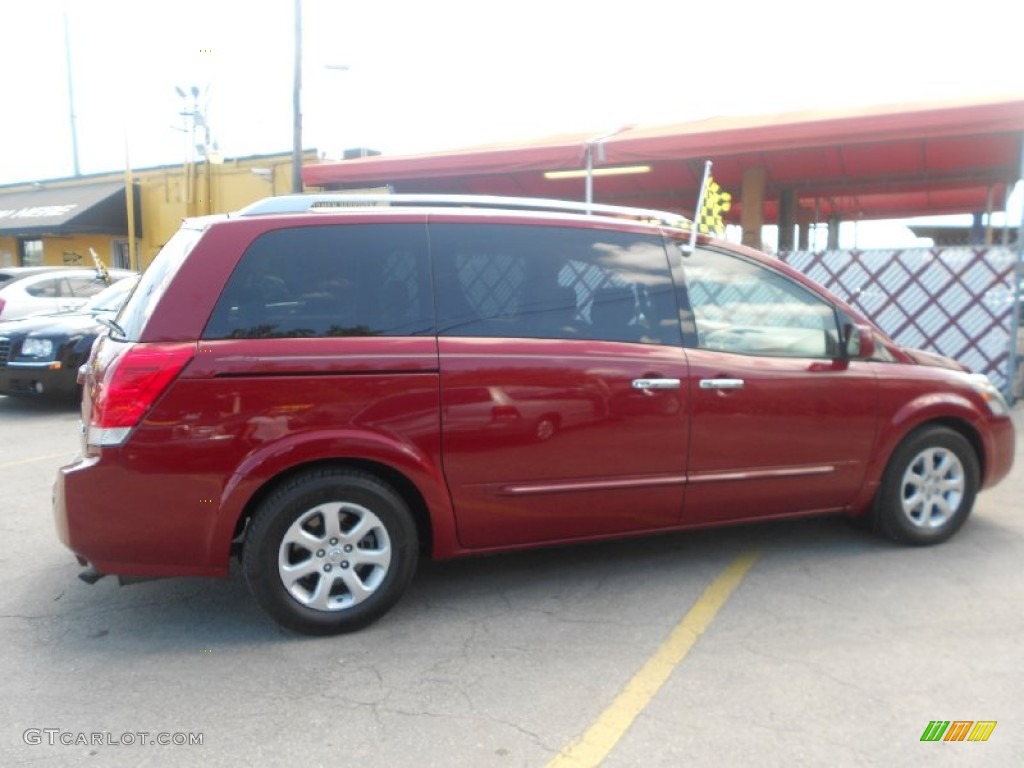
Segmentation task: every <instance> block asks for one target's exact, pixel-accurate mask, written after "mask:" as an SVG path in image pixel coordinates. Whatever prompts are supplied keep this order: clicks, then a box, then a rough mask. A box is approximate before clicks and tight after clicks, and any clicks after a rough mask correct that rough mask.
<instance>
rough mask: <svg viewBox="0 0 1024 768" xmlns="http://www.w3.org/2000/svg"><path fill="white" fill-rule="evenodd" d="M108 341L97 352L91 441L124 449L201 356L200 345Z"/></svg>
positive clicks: (90, 426)
mask: <svg viewBox="0 0 1024 768" xmlns="http://www.w3.org/2000/svg"><path fill="white" fill-rule="evenodd" d="M103 341H104V342H105V343H103V344H102V346H101V347H100V348H99V349H98V350H97V352H96V358H97V360H96V375H97V380H96V381H95V382H94V383H93V388H92V390H91V394H92V413H91V415H90V418H89V439H88V442H89V444H90V445H99V446H102V445H120V444H121V443H122V442H124V440H125V438H126V437H128V433H129V432H131V430H132V428H133V427H135V425H137V424H138V423H139V422H140V421H142V418H143V417H144V416H145V415H146V413H147V412H148V411H149V409H150V408H151V407H152V406H153V403H155V402H156V400H157V398H159V397H160V395H161V394H163V392H164V391H165V390H166V389H167V387H168V385H169V384H170V383H171V382H172V381H174V379H175V378H177V377H178V374H180V373H181V371H182V370H183V369H184V368H185V366H186V365H188V363H189V361H190V360H191V359H192V358H193V357H194V356H195V352H196V345H195V344H194V343H193V344H188V343H185V344H178V343H173V344H131V343H116V342H111V341H110V340H108V339H104V340H103Z"/></svg>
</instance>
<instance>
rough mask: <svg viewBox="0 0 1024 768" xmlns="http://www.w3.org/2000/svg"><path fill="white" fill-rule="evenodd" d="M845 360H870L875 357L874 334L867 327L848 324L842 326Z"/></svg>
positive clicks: (869, 327) (858, 324)
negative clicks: (844, 338) (844, 339)
mask: <svg viewBox="0 0 1024 768" xmlns="http://www.w3.org/2000/svg"><path fill="white" fill-rule="evenodd" d="M843 335H844V336H845V337H846V342H845V345H844V348H845V350H846V359H847V360H870V359H871V358H872V357H874V356H875V332H874V331H873V330H872V329H871V326H869V325H862V324H860V323H856V324H854V323H850V324H848V325H845V326H843Z"/></svg>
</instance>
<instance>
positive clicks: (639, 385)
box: [633, 379, 679, 391]
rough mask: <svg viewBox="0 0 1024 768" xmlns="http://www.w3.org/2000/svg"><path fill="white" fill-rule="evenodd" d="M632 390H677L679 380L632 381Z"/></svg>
mask: <svg viewBox="0 0 1024 768" xmlns="http://www.w3.org/2000/svg"><path fill="white" fill-rule="evenodd" d="M633 389H642V390H648V391H649V390H652V389H679V379H633Z"/></svg>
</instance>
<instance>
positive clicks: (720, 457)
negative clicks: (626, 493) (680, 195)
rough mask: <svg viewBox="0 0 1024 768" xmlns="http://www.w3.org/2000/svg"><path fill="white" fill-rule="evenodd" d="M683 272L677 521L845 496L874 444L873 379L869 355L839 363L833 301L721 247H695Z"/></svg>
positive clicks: (837, 504)
mask: <svg viewBox="0 0 1024 768" xmlns="http://www.w3.org/2000/svg"><path fill="white" fill-rule="evenodd" d="M676 258H679V257H678V256H676ZM682 270H683V273H684V274H685V281H686V297H687V298H686V301H688V304H689V309H690V310H692V315H691V316H690V317H689V318H688V323H687V329H688V331H691V330H692V332H693V338H692V339H690V340H688V341H689V342H690V344H689V345H690V346H691V349H689V350H688V358H689V361H690V382H689V391H690V398H691V403H692V419H693V422H692V429H691V446H692V449H691V453H690V463H689V477H688V479H689V486H688V489H687V500H686V510H685V513H684V520H685V521H686V522H705V521H718V520H738V519H746V518H757V517H763V516H768V515H775V514H783V513H788V512H809V511H824V510H832V509H839V508H842V507H843V506H845V505H846V504H848V503H849V502H850V501H851V500H852V499H853V497H854V496H855V494H856V493H857V491H858V490H859V489H860V487H861V484H862V483H863V479H864V473H865V469H866V465H867V460H868V458H869V456H870V453H871V449H872V446H873V444H874V437H875V431H876V420H877V419H876V411H877V383H876V379H875V376H874V373H873V371H872V366H871V364H870V363H868V362H864V361H857V360H854V361H848V360H845V359H842V356H841V355H840V352H839V339H840V336H841V334H840V328H839V320H838V317H837V315H836V311H835V309H834V307H833V306H832V305H831V304H830V303H828V302H827V301H825V300H824V299H823V298H822V297H821V296H819V295H818V294H816V293H814V292H812V291H810V290H809V289H807V288H806V287H805V286H803V285H801V284H800V283H799V282H797V281H796V280H793V279H791V278H789V277H788V276H786V275H784V274H781V273H779V272H776V271H774V270H771V269H768V268H767V267H765V266H764V265H761V264H758V263H757V262H755V261H753V260H748V259H745V258H743V257H741V256H739V255H736V254H731V253H726V252H724V251H718V250H713V249H710V248H698V249H697V250H696V252H695V253H693V254H692V255H689V256H685V257H683V258H682ZM690 320H692V323H693V326H692V327H691V326H690V325H689V321H690ZM688 335H689V334H688Z"/></svg>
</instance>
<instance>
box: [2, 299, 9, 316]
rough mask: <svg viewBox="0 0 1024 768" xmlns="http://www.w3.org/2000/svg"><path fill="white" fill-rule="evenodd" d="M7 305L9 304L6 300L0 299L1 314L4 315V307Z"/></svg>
mask: <svg viewBox="0 0 1024 768" xmlns="http://www.w3.org/2000/svg"><path fill="white" fill-rule="evenodd" d="M6 305H7V302H6V301H4V300H3V299H0V315H2V314H3V313H4V307H5V306H6Z"/></svg>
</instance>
